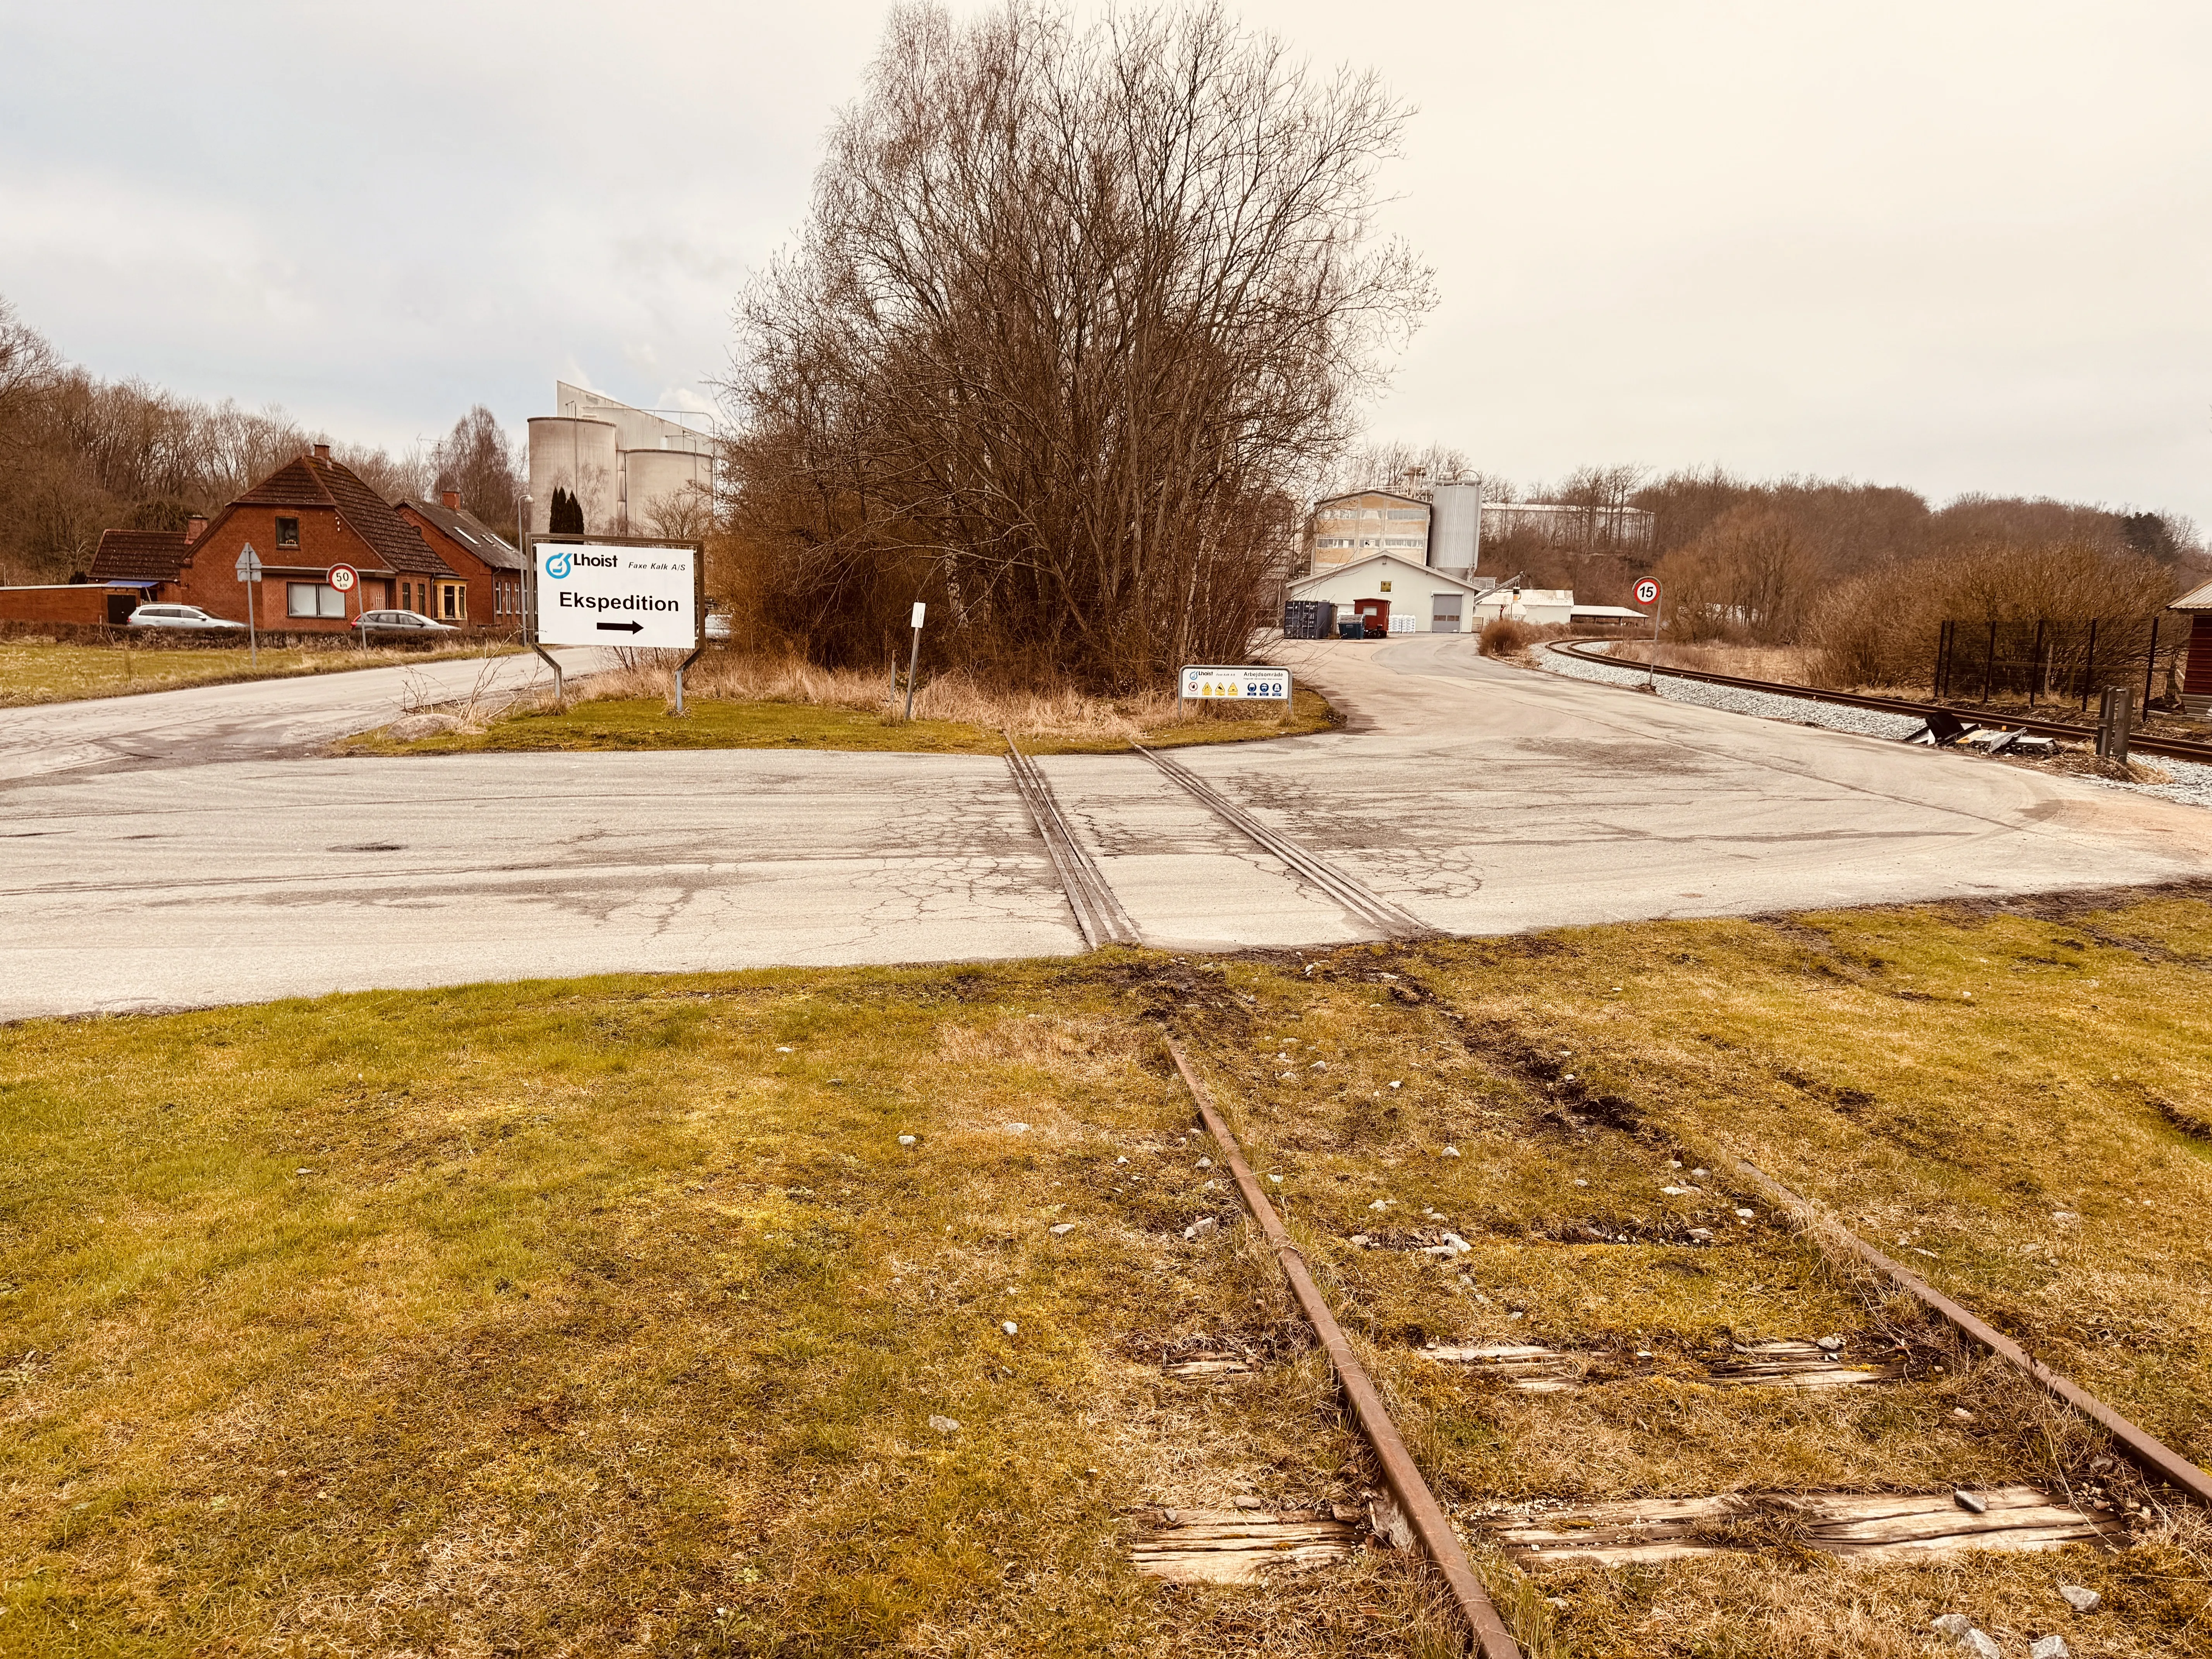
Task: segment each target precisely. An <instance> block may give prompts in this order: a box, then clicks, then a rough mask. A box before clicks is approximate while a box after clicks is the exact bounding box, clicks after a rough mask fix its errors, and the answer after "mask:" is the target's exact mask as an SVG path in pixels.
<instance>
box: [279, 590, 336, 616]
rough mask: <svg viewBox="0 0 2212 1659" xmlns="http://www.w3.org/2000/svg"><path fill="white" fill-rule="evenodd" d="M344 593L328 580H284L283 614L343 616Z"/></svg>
mask: <svg viewBox="0 0 2212 1659" xmlns="http://www.w3.org/2000/svg"><path fill="white" fill-rule="evenodd" d="M345 613H346V599H345V595H344V594H343V593H341V592H338V591H337V588H335V587H332V586H331V585H330V584H329V583H328V582H286V583H285V584H284V614H285V615H286V616H288V617H343V616H344V615H345Z"/></svg>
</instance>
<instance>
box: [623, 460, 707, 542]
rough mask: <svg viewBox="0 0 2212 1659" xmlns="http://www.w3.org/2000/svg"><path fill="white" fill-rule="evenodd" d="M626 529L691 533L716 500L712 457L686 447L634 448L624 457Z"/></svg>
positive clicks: (699, 528) (641, 533)
mask: <svg viewBox="0 0 2212 1659" xmlns="http://www.w3.org/2000/svg"><path fill="white" fill-rule="evenodd" d="M623 471H624V473H625V474H626V477H627V486H628V487H627V492H626V493H627V496H628V501H629V533H630V534H631V535H633V536H675V537H691V536H696V535H700V534H702V533H703V532H704V531H705V529H706V526H705V525H704V524H703V523H702V522H700V520H701V519H702V516H703V513H704V512H705V509H706V508H707V507H708V506H709V505H711V503H712V501H713V500H714V457H713V456H712V455H707V454H701V453H697V452H696V451H693V450H689V449H632V450H629V451H626V452H624V453H623Z"/></svg>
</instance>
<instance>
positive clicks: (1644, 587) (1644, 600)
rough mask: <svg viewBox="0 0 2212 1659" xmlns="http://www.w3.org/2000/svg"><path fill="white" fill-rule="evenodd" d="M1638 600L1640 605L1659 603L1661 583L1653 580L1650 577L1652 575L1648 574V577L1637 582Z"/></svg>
mask: <svg viewBox="0 0 2212 1659" xmlns="http://www.w3.org/2000/svg"><path fill="white" fill-rule="evenodd" d="M1636 602H1637V604H1638V605H1656V604H1658V603H1659V584H1658V583H1657V582H1655V581H1653V580H1651V578H1650V577H1649V576H1646V577H1645V578H1644V580H1642V581H1640V582H1638V583H1637V584H1636Z"/></svg>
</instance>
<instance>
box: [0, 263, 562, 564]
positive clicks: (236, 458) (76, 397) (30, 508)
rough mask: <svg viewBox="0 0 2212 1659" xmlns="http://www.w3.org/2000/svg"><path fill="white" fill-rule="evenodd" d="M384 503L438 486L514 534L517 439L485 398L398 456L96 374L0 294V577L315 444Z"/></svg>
mask: <svg viewBox="0 0 2212 1659" xmlns="http://www.w3.org/2000/svg"><path fill="white" fill-rule="evenodd" d="M316 443H330V444H331V455H332V457H333V458H334V459H337V460H338V461H340V462H342V463H343V464H344V465H347V466H349V467H350V468H351V469H352V470H353V471H355V472H356V473H357V474H359V475H360V477H361V478H362V482H363V483H367V484H368V486H369V488H371V489H374V490H375V491H376V492H377V493H378V494H379V495H382V496H383V497H384V498H385V499H386V501H402V500H414V501H435V499H436V498H437V491H438V490H439V489H440V488H441V486H443V487H445V488H449V489H459V491H460V494H461V501H462V505H463V506H465V507H467V508H468V509H469V510H470V511H471V512H472V513H475V514H476V515H477V517H478V518H480V519H482V520H483V521H484V522H485V523H486V524H488V525H489V526H491V527H492V528H494V529H495V530H498V531H500V532H502V533H504V534H507V535H509V536H512V534H513V526H514V513H515V504H516V503H517V502H518V501H520V499H521V496H522V493H523V482H522V480H523V477H524V465H523V458H522V453H521V451H520V447H519V446H518V445H517V444H516V443H515V442H514V441H513V440H512V439H511V438H509V437H508V436H507V433H506V432H505V430H504V429H503V428H501V426H500V424H499V422H498V420H497V419H496V418H495V416H493V414H492V413H491V411H490V410H488V409H486V408H484V407H483V405H482V404H477V405H476V406H475V407H474V408H472V409H471V410H469V411H468V412H467V413H466V414H465V415H463V416H460V417H459V419H458V420H456V421H455V422H454V423H453V428H452V429H451V430H450V431H448V432H447V434H446V435H444V436H443V437H441V438H440V439H439V440H437V441H435V443H430V444H417V445H415V446H412V447H410V448H408V449H407V450H405V451H404V452H403V453H400V454H398V455H394V454H392V453H390V452H388V451H386V450H384V449H381V448H376V447H369V446H367V445H362V444H352V443H346V442H343V441H332V440H331V437H330V435H328V434H326V433H323V432H319V431H314V430H311V429H310V428H307V427H304V426H302V425H301V423H300V422H297V421H295V420H294V419H293V418H292V417H291V416H289V415H287V414H286V413H285V412H284V411H283V410H281V409H277V408H274V407H270V408H266V409H261V410H249V409H245V408H242V407H240V405H239V404H237V403H236V402H234V400H232V399H230V398H224V399H222V401H220V402H215V403H210V402H207V401H205V400H203V399H199V398H185V397H180V396H179V395H178V394H176V393H174V392H167V391H164V390H162V389H161V388H160V387H158V386H151V385H149V384H148V383H147V382H145V381H143V380H135V379H134V380H102V379H100V377H99V376H97V375H94V374H92V373H91V372H90V371H89V370H88V369H86V368H82V367H81V366H79V365H76V364H73V363H70V362H67V361H65V360H64V358H63V356H62V355H61V354H60V353H59V352H58V350H56V349H55V348H54V346H53V344H52V342H51V341H49V340H48V339H47V338H46V336H44V335H43V334H41V333H40V332H39V331H38V330H37V329H35V328H34V327H33V326H32V325H30V324H28V323H27V322H25V321H24V320H23V319H21V317H20V316H19V315H18V314H17V313H16V311H15V307H14V306H12V305H11V304H10V303H9V301H7V300H6V299H5V298H4V297H0V584H30V583H40V582H65V581H68V580H70V579H71V578H72V577H74V576H81V575H82V574H84V573H85V572H86V570H87V569H88V567H89V566H90V564H91V562H92V556H93V554H94V551H95V550H97V549H98V547H99V545H100V532H102V531H105V530H180V529H182V528H183V527H184V526H185V520H187V519H189V518H190V517H191V514H193V513H202V514H204V515H205V516H207V517H210V518H212V517H214V516H215V514H216V513H219V512H220V511H222V508H223V507H224V506H225V505H226V504H227V503H228V502H229V501H233V500H234V499H235V498H236V497H237V496H238V495H240V494H241V493H242V492H244V491H245V490H246V489H250V488H252V486H253V485H254V484H255V483H258V481H259V480H261V479H262V478H264V477H267V476H268V475H269V474H270V473H271V472H273V471H276V469H277V468H278V467H280V466H282V465H284V464H285V463H286V462H287V461H289V460H290V459H293V458H294V457H295V456H297V455H299V454H301V453H303V452H304V451H306V450H307V448H308V447H309V446H310V445H312V444H316Z"/></svg>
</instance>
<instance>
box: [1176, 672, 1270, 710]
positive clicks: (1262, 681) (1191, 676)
mask: <svg viewBox="0 0 2212 1659" xmlns="http://www.w3.org/2000/svg"><path fill="white" fill-rule="evenodd" d="M1179 695H1181V696H1185V697H1237V698H1248V697H1254V698H1258V699H1260V700H1261V701H1263V702H1264V701H1267V700H1269V699H1273V701H1275V702H1289V701H1290V700H1291V671H1290V670H1289V669H1287V668H1186V669H1184V670H1183V671H1182V691H1181V693H1180V694H1179Z"/></svg>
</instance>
